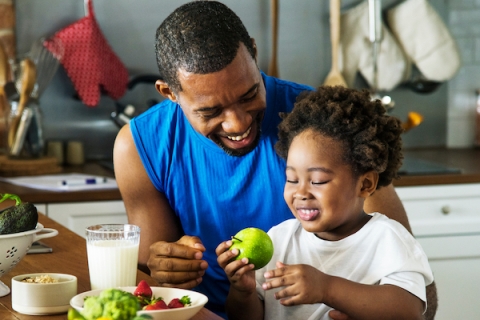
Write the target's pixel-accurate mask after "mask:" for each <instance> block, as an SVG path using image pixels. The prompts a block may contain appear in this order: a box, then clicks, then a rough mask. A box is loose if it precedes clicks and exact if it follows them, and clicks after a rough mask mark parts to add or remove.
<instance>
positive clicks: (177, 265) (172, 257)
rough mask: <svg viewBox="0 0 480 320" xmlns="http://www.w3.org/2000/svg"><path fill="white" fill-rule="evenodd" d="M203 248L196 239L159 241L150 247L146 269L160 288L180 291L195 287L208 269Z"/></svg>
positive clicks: (190, 237) (186, 237)
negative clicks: (173, 288) (178, 289)
mask: <svg viewBox="0 0 480 320" xmlns="http://www.w3.org/2000/svg"><path fill="white" fill-rule="evenodd" d="M204 251H205V247H204V246H203V244H202V241H201V240H200V239H199V238H198V237H192V236H183V237H182V238H180V240H178V241H177V242H166V241H159V242H156V243H154V244H153V245H151V246H150V257H149V259H148V263H147V265H148V268H149V269H150V272H151V276H152V277H153V278H155V279H156V280H157V281H158V282H159V284H160V285H161V286H164V287H175V288H181V289H192V288H194V287H196V286H197V285H198V284H199V283H200V282H201V281H202V276H203V275H204V274H205V269H207V268H208V263H207V262H206V261H205V260H203V259H202V258H203V252H204Z"/></svg>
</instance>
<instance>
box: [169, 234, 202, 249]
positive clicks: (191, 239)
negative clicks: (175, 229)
mask: <svg viewBox="0 0 480 320" xmlns="http://www.w3.org/2000/svg"><path fill="white" fill-rule="evenodd" d="M176 243H177V244H180V245H184V246H187V247H190V248H195V249H197V250H200V251H202V252H204V251H205V250H206V249H205V247H204V246H203V243H202V240H200V238H199V237H195V236H183V237H181V238H180V240H178V241H177V242H176Z"/></svg>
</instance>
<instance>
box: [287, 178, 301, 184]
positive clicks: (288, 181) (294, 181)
mask: <svg viewBox="0 0 480 320" xmlns="http://www.w3.org/2000/svg"><path fill="white" fill-rule="evenodd" d="M287 183H293V184H295V183H298V181H296V180H288V179H287Z"/></svg>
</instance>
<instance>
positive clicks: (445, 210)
mask: <svg viewBox="0 0 480 320" xmlns="http://www.w3.org/2000/svg"><path fill="white" fill-rule="evenodd" d="M441 210H442V213H443V214H449V213H450V212H451V211H452V210H451V209H450V206H449V205H446V206H443V207H442V209H441Z"/></svg>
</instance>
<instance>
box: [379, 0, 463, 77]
mask: <svg viewBox="0 0 480 320" xmlns="http://www.w3.org/2000/svg"><path fill="white" fill-rule="evenodd" d="M387 23H388V25H389V27H390V28H391V30H392V33H393V35H394V36H395V37H396V38H397V40H398V42H399V44H400V46H401V47H402V48H403V51H404V52H405V53H406V55H407V56H408V58H409V59H410V61H411V62H412V63H413V64H415V66H416V67H417V68H418V70H420V72H421V73H422V75H423V76H424V77H425V78H426V79H427V80H432V81H439V82H441V81H446V80H449V79H451V78H452V77H453V76H454V75H455V73H456V72H457V71H458V69H459V68H460V65H461V59H460V53H459V50H458V48H457V45H456V42H455V40H454V39H453V37H452V35H451V34H450V32H449V30H448V29H447V27H446V25H445V24H444V23H443V21H442V19H441V18H440V16H439V15H438V13H437V12H436V11H435V9H434V8H433V7H432V6H431V5H430V3H428V1H427V0H406V1H404V2H402V3H400V4H399V5H397V6H395V7H394V8H392V9H390V10H388V12H387Z"/></svg>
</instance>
